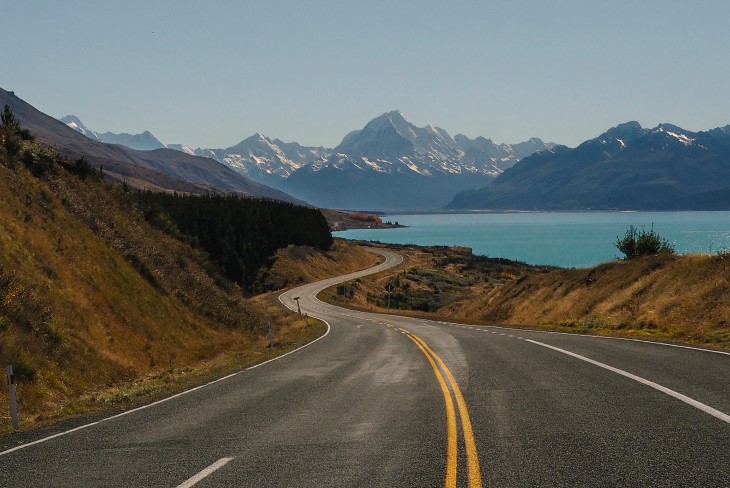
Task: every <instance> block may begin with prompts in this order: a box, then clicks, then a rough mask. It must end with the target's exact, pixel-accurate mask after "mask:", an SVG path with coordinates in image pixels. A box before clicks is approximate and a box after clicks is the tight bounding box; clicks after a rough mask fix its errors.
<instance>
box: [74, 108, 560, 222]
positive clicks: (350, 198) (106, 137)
mask: <svg viewBox="0 0 730 488" xmlns="http://www.w3.org/2000/svg"><path fill="white" fill-rule="evenodd" d="M61 120H62V121H63V122H64V123H66V124H67V125H68V126H69V127H72V128H73V129H75V130H77V131H78V132H81V133H82V134H85V135H86V136H88V137H89V138H92V139H95V140H99V141H104V142H111V143H115V144H122V145H125V146H128V147H132V148H135V149H155V148H157V147H167V148H169V149H175V150H177V151H181V152H184V153H186V154H188V155H193V156H202V157H206V158H211V159H214V160H216V161H218V162H220V163H223V164H224V165H226V166H228V167H229V168H231V169H233V170H235V171H236V172H238V173H239V174H241V175H243V176H245V177H247V178H250V179H252V180H254V181H257V182H259V183H263V184H265V185H268V186H271V187H273V188H276V189H278V190H282V191H285V192H287V193H289V194H291V195H293V196H295V197H297V198H301V199H303V200H305V201H308V202H310V203H312V204H315V205H319V206H322V207H340V208H343V207H344V208H368V209H384V210H387V209H423V208H437V207H441V206H443V205H445V204H446V203H447V202H448V201H449V200H451V198H452V197H453V196H454V195H455V194H457V193H458V192H460V191H463V190H467V189H476V188H479V187H482V186H484V185H486V184H488V183H489V182H490V181H491V180H492V179H493V178H494V177H496V176H498V175H499V174H501V173H502V172H503V171H504V170H505V169H506V168H509V167H510V166H512V165H513V164H515V163H516V162H517V161H519V160H520V159H521V158H523V157H525V156H527V155H529V154H532V153H534V152H536V151H540V150H545V149H549V148H552V147H554V146H555V144H552V143H544V142H543V141H541V140H540V139H537V138H533V139H530V140H528V141H525V142H522V143H519V144H513V145H509V144H496V143H494V142H493V141H491V140H490V139H485V138H484V137H477V138H476V139H469V138H468V137H466V136H464V135H461V134H458V135H456V136H455V137H451V136H450V135H449V134H448V133H447V132H446V131H445V130H443V129H440V128H438V127H433V126H431V125H427V126H426V127H416V126H415V125H413V124H412V123H411V122H409V121H408V120H407V119H406V118H405V117H404V116H403V114H402V113H401V112H399V111H392V112H387V113H385V114H383V115H381V116H379V117H376V118H375V119H373V120H371V121H370V122H368V123H367V124H366V125H365V127H363V128H362V129H361V130H356V131H352V132H350V133H349V134H347V135H346V136H345V137H344V138H343V140H342V142H341V143H340V144H339V145H338V146H337V147H336V148H334V149H328V148H325V147H307V146H302V145H300V144H297V143H296V142H289V143H287V142H283V141H281V140H280V139H271V138H269V137H267V136H265V135H263V134H260V133H257V134H254V135H252V136H251V137H248V138H247V139H244V140H243V141H241V142H239V143H238V144H236V145H234V146H231V147H228V148H225V149H211V148H208V149H203V148H197V149H193V148H192V147H190V146H187V145H184V144H168V145H167V146H163V145H162V143H161V142H159V140H157V139H156V138H154V136H152V134H150V133H149V132H144V133H142V134H137V135H135V136H130V135H129V134H112V133H109V132H105V133H98V132H94V131H91V130H89V129H88V128H87V127H86V126H84V124H83V123H82V122H81V121H80V120H79V119H78V117H74V116H67V117H64V118H63V119H61ZM147 139H150V140H151V142H150V143H149V144H145V143H143V141H144V140H147Z"/></svg>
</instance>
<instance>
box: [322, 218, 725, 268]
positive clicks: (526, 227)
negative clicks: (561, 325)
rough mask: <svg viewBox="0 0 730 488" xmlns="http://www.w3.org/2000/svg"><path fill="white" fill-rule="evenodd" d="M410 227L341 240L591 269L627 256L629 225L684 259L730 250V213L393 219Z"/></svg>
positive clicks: (359, 232) (349, 234)
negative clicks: (619, 242) (622, 246)
mask: <svg viewBox="0 0 730 488" xmlns="http://www.w3.org/2000/svg"><path fill="white" fill-rule="evenodd" d="M388 220H390V221H393V222H396V221H397V222H398V223H400V224H402V225H406V226H408V227H404V228H398V229H352V230H347V231H342V232H335V233H334V234H333V235H334V236H336V237H343V238H346V239H364V240H372V241H380V242H385V243H392V244H419V245H444V246H451V245H458V246H467V247H471V248H472V251H473V252H474V254H480V255H485V256H490V257H502V258H508V259H513V260H517V261H523V262H526V263H530V264H547V265H555V266H562V267H576V268H582V267H590V266H594V265H596V264H599V263H602V262H606V261H611V260H614V259H616V258H617V257H619V256H620V255H621V253H620V252H619V251H618V249H616V247H615V246H614V243H615V242H616V238H617V237H623V235H624V234H625V233H626V230H627V229H628V228H629V225H634V226H636V227H638V228H641V227H642V226H645V228H646V229H647V230H648V229H649V228H650V227H651V226H652V224H653V225H654V230H655V231H656V232H657V233H658V234H659V235H660V236H661V237H664V238H666V239H667V240H668V241H670V242H671V243H672V244H674V246H675V248H676V251H677V253H679V254H697V253H714V252H717V251H719V250H723V249H730V212H554V213H552V212H551V213H547V212H545V213H542V212H534V213H533V212H528V213H472V214H434V215H388V216H385V217H384V218H383V221H388Z"/></svg>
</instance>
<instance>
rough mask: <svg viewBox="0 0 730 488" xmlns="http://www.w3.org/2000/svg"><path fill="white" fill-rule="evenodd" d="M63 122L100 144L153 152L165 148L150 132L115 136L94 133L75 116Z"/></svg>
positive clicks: (63, 119) (112, 134) (61, 119)
mask: <svg viewBox="0 0 730 488" xmlns="http://www.w3.org/2000/svg"><path fill="white" fill-rule="evenodd" d="M59 120H60V121H61V122H63V123H64V124H66V125H67V126H69V127H71V128H72V129H74V130H76V131H78V132H80V133H82V134H83V135H85V136H86V137H88V138H90V139H94V140H97V141H100V142H106V143H109V144H121V145H122V146H127V147H129V148H132V149H139V150H140V151H151V150H153V149H160V148H163V147H165V145H164V144H162V143H161V142H160V141H159V140H158V139H157V138H156V137H155V136H153V135H152V134H151V133H150V132H149V131H144V132H143V133H141V134H127V133H126V132H123V133H121V134H115V133H113V132H102V133H100V132H94V131H93V130H90V129H88V128H87V127H86V126H85V125H84V124H83V122H81V120H79V118H78V117H76V116H75V115H66V116H65V117H61V118H60V119H59Z"/></svg>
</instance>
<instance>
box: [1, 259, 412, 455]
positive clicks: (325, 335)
mask: <svg viewBox="0 0 730 488" xmlns="http://www.w3.org/2000/svg"><path fill="white" fill-rule="evenodd" d="M375 254H380V253H378V252H375ZM382 255H383V254H381V256H382ZM396 256H398V257H400V258H401V259H400V261H399V262H397V263H396V264H395V265H394V266H397V265H398V264H400V263H402V262H403V256H401V255H399V254H397V255H396ZM387 262H388V260H387V256H386V260H385V261H384V262H383V263H380V264H379V265H376V266H373V267H372V268H368V269H369V270H372V271H373V272H378V271H379V268H380V267H383V265H385V264H386V263H387ZM385 269H388V267H385ZM362 271H365V270H362ZM358 273H359V271H358V272H355V273H350V275H356V274H358ZM350 275H345V276H341V277H337V278H347V277H348V276H350ZM332 279H333V278H332ZM332 279H331V280H332ZM325 281H328V280H325ZM345 281H347V280H345ZM325 288H326V287H325ZM288 291H291V290H288ZM286 293H287V292H286V291H285V292H283V293H282V294H281V295H279V302H281V304H282V305H284V306H285V307H286V304H284V301H283V300H282V299H281V297H282V296H284V295H285V294H286ZM315 297H316V295H315ZM286 308H289V307H286ZM290 310H291V309H290ZM319 320H321V321H322V322H324V323H325V324H326V325H327V332H325V333H324V334H323V335H321V336H320V337H317V338H316V339H315V340H313V341H312V342H308V343H306V344H304V345H303V346H300V347H298V348H296V349H293V350H291V351H289V352H288V353H286V354H282V355H281V356H277V357H275V358H272V359H269V360H268V361H264V362H263V363H259V364H256V365H253V366H250V367H248V368H245V369H242V370H241V371H236V372H235V373H232V374H229V375H228V376H224V377H222V378H218V379H216V380H213V381H211V382H209V383H205V384H204V385H199V386H196V387H195V388H191V389H189V390H185V391H181V392H180V393H176V394H175V395H172V396H169V397H167V398H163V399H161V400H157V401H156V402H152V403H150V404H147V405H142V406H141V407H137V408H133V409H132V410H127V411H126V412H122V413H119V414H116V415H112V416H111V417H106V418H103V419H101V420H97V421H96V422H91V423H88V424H84V425H80V426H78V427H74V428H73V429H69V430H65V431H63V432H57V433H55V434H53V435H50V436H48V437H43V438H41V439H36V440H34V441H32V442H28V443H26V444H21V445H19V446H15V447H12V448H10V449H7V450H5V451H0V457H2V456H4V455H6V454H10V453H11V452H15V451H19V450H21V449H25V448H27V447H31V446H35V445H36V444H41V443H43V442H46V441H50V440H51V439H55V438H57V437H61V436H64V435H67V434H71V433H72V432H76V431H79V430H83V429H88V428H89V427H93V426H95V425H98V424H101V423H103V422H107V421H109V420H114V419H117V418H119V417H123V416H125V415H129V414H131V413H134V412H139V411H140V410H144V409H147V408H150V407H154V406H155V405H159V404H160V403H164V402H167V401H170V400H172V399H175V398H178V397H181V396H183V395H187V394H188V393H192V392H194V391H196V390H200V389H201V388H205V387H207V386H210V385H213V384H215V383H218V382H220V381H223V380H227V379H228V378H232V377H234V376H237V375H239V374H241V373H243V372H244V371H250V370H252V369H255V368H258V367H260V366H263V365H264V364H268V363H270V362H272V361H276V360H278V359H281V358H283V357H286V356H288V355H290V354H293V353H295V352H297V351H299V350H301V349H304V348H305V347H308V346H311V345H312V344H314V343H315V342H317V341H319V340H321V339H324V338H325V337H327V335H329V333H330V330H331V329H332V327H331V326H330V324H329V322H327V321H326V320H324V319H319ZM226 462H228V461H226Z"/></svg>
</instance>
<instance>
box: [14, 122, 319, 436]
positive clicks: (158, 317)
mask: <svg viewBox="0 0 730 488" xmlns="http://www.w3.org/2000/svg"><path fill="white" fill-rule="evenodd" d="M13 137H14V136H13ZM3 138H4V139H3ZM9 141H10V139H9V136H8V135H7V133H6V134H5V135H3V134H2V133H0V143H5V142H9ZM2 146H3V144H0V364H2V366H4V365H6V364H12V365H13V366H14V368H15V377H16V381H17V391H18V401H19V410H20V412H21V418H22V426H25V427H27V426H30V425H33V424H34V423H36V422H37V421H39V420H43V419H46V418H57V417H60V416H63V415H66V414H69V413H73V412H76V411H87V410H89V409H94V408H96V407H95V404H96V405H97V406H98V407H103V408H108V407H109V405H108V403H109V402H111V403H114V402H128V401H133V400H134V398H136V395H138V394H139V393H145V392H147V391H148V390H149V386H148V385H147V386H145V385H146V384H144V382H142V383H140V381H141V380H144V379H145V378H148V379H149V378H158V379H159V378H163V379H165V378H168V377H176V376H179V375H180V374H181V372H185V371H189V369H190V367H191V366H192V367H198V366H200V365H201V364H203V363H205V364H209V365H210V364H213V365H216V364H219V363H220V358H222V357H224V356H225V357H229V358H232V359H231V360H230V361H229V365H228V366H227V367H228V368H231V367H238V368H240V367H241V366H244V365H247V364H252V363H254V362H256V361H257V360H260V359H262V358H263V357H268V356H271V355H272V354H275V351H269V350H266V349H265V348H264V347H263V342H262V341H263V340H264V339H263V337H264V335H265V331H264V323H265V322H266V321H267V320H270V318H268V317H264V316H263V315H262V313H261V312H260V311H259V308H258V306H256V305H254V304H253V303H252V302H250V301H248V300H246V299H244V297H243V296H242V295H241V292H240V290H238V289H237V288H236V287H235V286H234V285H232V284H230V283H229V282H227V281H226V280H225V279H223V278H221V277H220V276H218V275H217V274H216V271H215V269H216V268H215V267H214V266H213V265H211V264H210V263H209V262H208V261H207V260H206V259H205V257H204V256H203V255H202V254H201V253H199V252H197V251H195V250H193V249H192V248H191V247H190V246H189V245H187V244H185V243H182V242H180V241H177V240H175V239H173V238H171V237H169V236H167V235H166V234H164V233H162V232H161V231H159V230H156V229H154V228H152V227H150V226H149V225H148V224H147V223H146V222H145V220H144V219H143V216H142V215H141V212H140V211H139V210H137V209H136V207H135V206H134V205H133V204H132V203H131V202H130V200H129V198H128V194H126V193H125V192H124V191H122V190H121V189H120V188H119V187H116V186H114V185H108V184H106V183H104V182H103V181H101V180H100V179H99V178H98V177H94V176H93V175H92V176H89V177H87V178H85V179H81V178H79V177H78V176H75V175H72V174H70V173H69V172H68V171H66V170H65V169H63V167H62V164H63V160H61V159H60V158H58V156H57V155H56V154H55V153H54V152H53V151H52V150H50V149H48V148H46V147H45V146H42V145H41V144H38V143H36V142H34V141H32V140H23V141H18V140H17V139H13V142H12V150H10V149H8V150H6V148H5V147H2ZM8 147H10V146H8ZM28 168H30V169H31V170H33V171H34V172H36V174H39V175H40V176H38V177H36V176H33V175H32V174H31V173H30V172H29V170H28ZM281 320H284V321H285V322H286V321H290V319H288V318H286V317H283V318H282V319H281ZM275 326H276V328H277V330H279V331H283V330H286V331H289V332H291V334H293V335H292V337H293V339H291V341H299V340H307V338H309V336H311V335H312V334H316V331H315V329H313V328H309V329H307V331H306V332H302V334H299V333H298V332H297V331H296V330H294V329H292V325H289V324H288V323H284V324H280V323H275ZM286 341H289V339H286ZM286 341H284V339H282V344H286V347H289V346H291V347H293V346H294V345H295V344H294V342H291V341H289V342H286ZM164 381H166V379H165V380H164ZM121 386H124V387H125V388H126V391H121V390H119V388H120V387H121ZM0 404H3V405H7V389H5V388H3V389H0ZM112 406H113V405H112ZM9 424H10V422H9V419H8V418H7V414H0V432H3V431H7V430H8V429H9Z"/></svg>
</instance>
